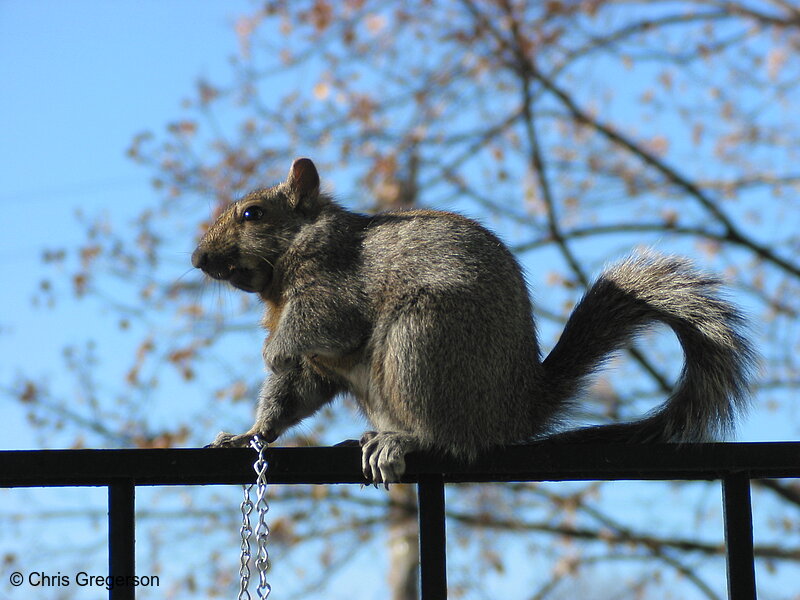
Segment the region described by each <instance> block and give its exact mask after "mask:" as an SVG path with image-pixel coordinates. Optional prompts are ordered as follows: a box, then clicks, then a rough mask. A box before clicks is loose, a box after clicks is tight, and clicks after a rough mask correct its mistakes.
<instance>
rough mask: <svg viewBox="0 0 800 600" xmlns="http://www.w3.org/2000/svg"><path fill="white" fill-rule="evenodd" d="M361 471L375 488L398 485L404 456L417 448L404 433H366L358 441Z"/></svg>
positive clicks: (413, 440) (403, 467)
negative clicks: (392, 484)
mask: <svg viewBox="0 0 800 600" xmlns="http://www.w3.org/2000/svg"><path fill="white" fill-rule="evenodd" d="M360 444H361V469H362V471H363V473H364V477H365V478H366V479H367V481H370V482H372V483H373V484H375V487H377V486H378V485H379V484H381V483H382V484H383V486H384V487H385V488H386V489H389V484H390V483H399V482H400V480H401V478H402V477H403V474H404V473H405V471H406V459H405V456H406V454H407V453H408V452H411V451H412V450H415V449H416V448H417V446H418V444H417V442H416V440H415V439H414V438H412V437H411V436H410V435H408V434H406V433H399V432H394V431H368V432H366V433H365V434H364V435H363V436H361V440H360Z"/></svg>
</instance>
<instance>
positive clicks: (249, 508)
mask: <svg viewBox="0 0 800 600" xmlns="http://www.w3.org/2000/svg"><path fill="white" fill-rule="evenodd" d="M252 488H253V484H252V483H250V484H247V485H243V486H242V490H244V500H243V501H242V528H241V529H240V530H239V534H240V535H241V537H242V546H241V547H242V553H241V556H240V557H239V596H238V600H250V592H248V591H247V586H248V585H249V584H250V566H249V563H250V536H251V535H253V529H252V527H250V513H251V512H253V502H252V501H251V500H250V490H251V489H252Z"/></svg>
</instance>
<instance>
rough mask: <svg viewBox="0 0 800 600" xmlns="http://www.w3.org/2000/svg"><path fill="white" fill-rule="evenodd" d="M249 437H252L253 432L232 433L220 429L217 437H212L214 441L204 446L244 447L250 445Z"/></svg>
mask: <svg viewBox="0 0 800 600" xmlns="http://www.w3.org/2000/svg"><path fill="white" fill-rule="evenodd" d="M251 439H253V434H251V433H243V434H242V435H233V434H232V433H225V432H224V431H220V432H219V433H218V434H217V437H215V438H214V441H213V442H211V443H210V444H209V445H208V446H206V448H246V447H247V446H249V445H250V440H251Z"/></svg>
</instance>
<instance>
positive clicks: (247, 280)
mask: <svg viewBox="0 0 800 600" xmlns="http://www.w3.org/2000/svg"><path fill="white" fill-rule="evenodd" d="M271 278H272V273H264V272H261V271H255V270H253V269H245V268H240V267H236V268H234V269H232V270H231V271H230V273H229V275H228V277H227V280H228V283H230V284H231V285H232V286H233V287H235V288H236V289H239V290H242V291H243V292H250V293H253V294H255V293H258V292H261V291H263V290H264V288H265V287H267V285H268V284H269V282H270V279H271Z"/></svg>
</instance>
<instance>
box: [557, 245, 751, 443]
mask: <svg viewBox="0 0 800 600" xmlns="http://www.w3.org/2000/svg"><path fill="white" fill-rule="evenodd" d="M720 284H721V281H720V280H719V279H718V278H716V277H713V276H708V275H705V274H703V273H699V272H698V271H696V270H694V268H693V267H692V265H691V263H690V262H689V261H688V260H686V259H683V258H679V257H673V256H663V255H660V254H657V253H655V252H652V251H647V252H645V253H640V254H635V255H633V256H631V257H630V258H628V259H626V260H624V261H623V262H621V263H619V264H617V265H614V266H612V267H611V268H609V269H608V270H607V271H605V272H604V273H603V274H602V275H601V276H600V278H599V279H598V280H597V281H596V282H595V283H594V285H593V286H592V287H591V288H590V289H589V290H588V291H587V292H586V295H585V296H584V297H583V299H582V300H581V301H580V303H579V304H578V305H577V306H576V308H575V311H574V312H573V313H572V315H571V316H570V318H569V320H568V321H567V324H566V327H565V329H564V332H563V334H562V335H561V339H560V340H559V341H558V343H557V344H556V346H555V348H553V351H552V352H551V353H550V355H549V356H548V357H547V358H546V359H545V361H544V370H545V377H546V384H547V386H548V387H547V388H546V389H548V390H552V391H553V393H554V395H555V398H554V400H556V401H561V402H568V401H569V400H570V399H571V398H574V397H575V395H576V394H577V393H578V392H579V391H580V389H581V387H583V385H584V382H585V380H586V378H587V376H588V375H590V374H591V373H592V372H594V371H595V370H596V369H597V368H598V367H599V366H601V365H602V364H603V362H604V361H605V360H606V359H607V358H608V357H609V356H610V355H611V354H612V353H613V352H614V351H616V350H619V349H621V348H623V347H625V346H627V345H628V344H629V343H630V342H631V341H632V339H633V338H634V337H635V336H636V334H638V333H639V332H640V331H642V330H643V329H644V328H645V327H646V326H648V325H650V324H652V323H654V322H662V323H665V324H666V325H669V326H670V327H671V328H672V330H673V331H674V332H675V334H676V335H677V336H678V339H679V340H680V343H681V346H682V347H683V351H684V354H685V363H684V366H683V371H682V372H681V375H680V380H679V381H678V382H677V384H676V386H675V389H674V391H673V393H672V395H671V396H670V397H669V398H668V399H667V401H666V402H665V403H664V404H663V405H661V406H660V407H659V408H658V409H656V410H655V411H654V412H652V413H650V415H648V416H647V417H645V418H644V419H642V420H641V421H636V422H633V423H622V424H614V425H605V426H598V427H588V428H585V429H578V430H576V431H572V432H566V433H564V434H559V435H558V436H556V438H557V439H560V440H564V441H598V442H600V441H603V442H614V441H619V442H628V441H631V442H699V441H706V440H710V439H714V438H715V437H717V436H719V435H722V434H725V433H729V432H731V431H732V430H733V426H734V424H735V420H736V417H737V415H738V413H740V412H741V411H743V410H744V409H745V408H746V405H747V400H748V395H749V394H748V380H749V378H750V376H751V375H752V374H753V372H754V370H755V363H756V354H755V352H754V350H753V348H752V346H751V345H750V343H749V341H748V340H747V339H746V338H745V337H744V335H743V333H742V330H743V329H744V318H743V316H742V315H741V313H740V312H739V311H738V310H737V309H736V307H735V306H733V305H732V304H730V303H729V302H727V301H725V300H724V299H722V298H721V297H720V296H719V295H718V288H719V286H720Z"/></svg>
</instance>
